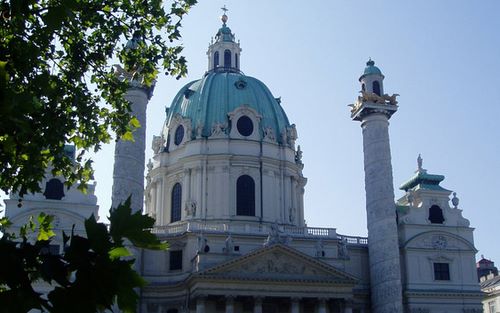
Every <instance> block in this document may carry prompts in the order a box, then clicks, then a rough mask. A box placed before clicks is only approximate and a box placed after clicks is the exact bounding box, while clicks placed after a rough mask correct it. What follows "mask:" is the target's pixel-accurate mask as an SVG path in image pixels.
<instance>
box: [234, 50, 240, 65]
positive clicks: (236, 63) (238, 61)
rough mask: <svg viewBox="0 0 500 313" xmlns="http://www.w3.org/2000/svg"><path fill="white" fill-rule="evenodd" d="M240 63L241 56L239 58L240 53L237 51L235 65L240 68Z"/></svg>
mask: <svg viewBox="0 0 500 313" xmlns="http://www.w3.org/2000/svg"><path fill="white" fill-rule="evenodd" d="M239 63H240V60H239V58H238V53H235V54H234V66H235V67H236V68H239V67H240V64H239Z"/></svg>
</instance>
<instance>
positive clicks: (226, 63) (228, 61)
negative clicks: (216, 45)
mask: <svg viewBox="0 0 500 313" xmlns="http://www.w3.org/2000/svg"><path fill="white" fill-rule="evenodd" d="M224 67H225V68H228V67H231V50H229V49H226V50H225V51H224Z"/></svg>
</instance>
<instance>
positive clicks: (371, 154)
mask: <svg viewBox="0 0 500 313" xmlns="http://www.w3.org/2000/svg"><path fill="white" fill-rule="evenodd" d="M367 64H368V65H369V66H373V62H372V61H370V62H369V63H367ZM373 71H375V70H374V69H373V68H368V70H365V72H368V73H372V72H373ZM376 71H378V72H380V70H378V68H377V69H376ZM376 71H375V72H376ZM367 75H368V76H369V75H372V74H365V75H363V76H361V78H360V80H363V79H365V77H368V76H367ZM377 75H378V76H377ZM377 75H376V77H375V78H377V79H379V80H380V84H381V79H383V76H382V75H381V74H380V75H379V74H377ZM370 77H371V76H370ZM370 77H369V78H370ZM372 78H373V77H372ZM370 79H371V78H370ZM370 88H371V87H370ZM380 88H381V87H380ZM393 97H394V98H395V96H393ZM396 103H397V102H396V101H395V100H394V101H392V100H391V101H390V102H387V100H384V99H383V98H381V97H379V96H377V95H376V94H373V93H366V92H365V93H364V94H363V96H362V97H358V100H357V102H356V103H355V104H353V105H352V111H351V117H352V119H353V120H355V121H360V122H361V128H362V130H363V152H364V165H365V166H364V167H365V192H366V213H367V226H368V254H369V259H370V289H371V300H372V301H371V302H372V311H373V313H399V312H403V301H402V286H401V267H400V262H399V242H398V230H397V225H396V205H395V202H394V189H393V188H394V187H393V180H392V164H391V148H390V142H389V118H390V117H391V116H392V114H394V113H395V112H396V111H397V108H398V107H397V105H396Z"/></svg>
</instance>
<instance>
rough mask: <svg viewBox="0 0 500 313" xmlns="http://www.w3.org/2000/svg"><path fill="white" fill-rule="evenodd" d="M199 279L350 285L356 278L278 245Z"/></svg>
mask: <svg viewBox="0 0 500 313" xmlns="http://www.w3.org/2000/svg"><path fill="white" fill-rule="evenodd" d="M199 275H200V276H210V277H220V278H232V279H252V280H255V279H257V280H260V279H263V280H293V281H296V280H300V281H304V280H306V281H328V282H331V283H332V282H333V283H344V284H354V283H355V282H356V280H357V279H356V278H355V277H353V276H351V275H349V274H348V273H345V272H343V271H341V270H339V269H337V268H335V267H333V266H331V265H329V264H327V263H325V262H322V261H319V260H316V259H314V258H312V257H310V256H308V255H306V254H304V253H302V252H300V251H297V250H295V249H293V248H290V247H288V246H284V245H281V244H277V245H273V246H270V247H263V248H259V249H257V250H254V251H252V252H250V253H248V254H246V255H244V256H241V257H238V258H236V259H233V260H230V261H228V262H224V263H222V264H219V265H217V266H214V267H212V268H209V269H207V270H205V271H203V272H201V273H199Z"/></svg>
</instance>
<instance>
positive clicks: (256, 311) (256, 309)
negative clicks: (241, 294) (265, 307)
mask: <svg viewBox="0 0 500 313" xmlns="http://www.w3.org/2000/svg"><path fill="white" fill-rule="evenodd" d="M253 313H262V297H255V298H254V302H253Z"/></svg>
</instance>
